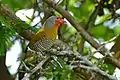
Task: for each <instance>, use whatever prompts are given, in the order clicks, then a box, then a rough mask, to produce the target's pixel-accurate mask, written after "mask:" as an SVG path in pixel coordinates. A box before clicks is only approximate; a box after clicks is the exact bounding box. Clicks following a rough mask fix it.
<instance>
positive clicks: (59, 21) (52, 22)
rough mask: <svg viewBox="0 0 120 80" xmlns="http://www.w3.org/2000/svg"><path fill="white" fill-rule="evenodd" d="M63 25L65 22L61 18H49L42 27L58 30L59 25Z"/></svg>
mask: <svg viewBox="0 0 120 80" xmlns="http://www.w3.org/2000/svg"><path fill="white" fill-rule="evenodd" d="M63 23H65V20H63V19H62V17H61V16H51V17H49V18H48V19H47V20H46V22H45V23H44V27H46V28H50V27H53V26H55V27H57V28H58V27H59V26H60V24H63Z"/></svg>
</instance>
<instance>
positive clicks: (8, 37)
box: [0, 16, 15, 56]
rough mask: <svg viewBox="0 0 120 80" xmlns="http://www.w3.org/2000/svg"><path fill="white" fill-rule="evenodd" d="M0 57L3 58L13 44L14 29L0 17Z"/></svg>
mask: <svg viewBox="0 0 120 80" xmlns="http://www.w3.org/2000/svg"><path fill="white" fill-rule="evenodd" d="M0 21H1V22H0V42H1V43H0V55H1V56H3V55H4V52H5V50H6V49H7V48H10V47H11V46H12V44H13V42H12V40H14V37H13V36H15V29H14V28H13V27H11V26H10V25H9V23H8V22H6V20H5V17H3V16H1V17H0Z"/></svg>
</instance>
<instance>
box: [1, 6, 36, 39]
mask: <svg viewBox="0 0 120 80" xmlns="http://www.w3.org/2000/svg"><path fill="white" fill-rule="evenodd" d="M0 16H5V17H7V18H6V19H7V20H8V21H9V23H10V25H11V26H13V27H14V28H15V29H16V32H18V33H19V35H20V36H22V37H24V38H25V39H27V40H31V37H32V35H33V34H34V32H33V31H32V30H30V29H29V30H26V29H25V27H24V25H22V24H20V23H24V22H20V20H19V18H18V17H17V16H16V15H15V13H14V12H13V11H12V10H11V9H9V8H8V7H7V6H5V5H3V4H0ZM17 21H18V22H17ZM19 22H20V23H19ZM24 24H26V23H24ZM20 28H22V30H20V32H19V29H20Z"/></svg>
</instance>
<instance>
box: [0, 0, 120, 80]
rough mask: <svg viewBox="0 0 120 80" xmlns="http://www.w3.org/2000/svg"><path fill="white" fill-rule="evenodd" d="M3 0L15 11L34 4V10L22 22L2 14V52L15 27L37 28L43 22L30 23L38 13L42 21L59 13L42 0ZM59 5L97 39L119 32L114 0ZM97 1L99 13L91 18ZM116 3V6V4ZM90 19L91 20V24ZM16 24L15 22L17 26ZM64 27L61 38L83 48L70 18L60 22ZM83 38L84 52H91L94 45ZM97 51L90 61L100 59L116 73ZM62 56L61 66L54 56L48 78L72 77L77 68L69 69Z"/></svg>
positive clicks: (70, 1)
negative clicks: (64, 22)
mask: <svg viewBox="0 0 120 80" xmlns="http://www.w3.org/2000/svg"><path fill="white" fill-rule="evenodd" d="M54 1H55V0H54ZM55 2H56V1H55ZM1 3H2V4H7V5H8V7H10V8H11V9H12V10H13V11H19V10H20V9H26V8H27V9H31V8H32V9H34V11H33V15H32V16H31V18H29V17H27V15H26V14H24V15H25V17H26V18H28V20H29V22H27V21H26V22H23V21H21V20H20V19H17V20H16V25H11V24H10V20H8V19H6V17H5V16H0V42H3V43H0V55H4V52H5V50H7V49H8V48H10V47H11V46H12V45H13V44H14V42H13V39H14V38H16V36H15V35H16V31H15V28H16V29H17V30H18V31H17V32H18V33H20V32H21V31H22V30H23V29H31V30H32V31H34V32H36V31H37V30H38V27H39V28H40V27H41V24H35V25H34V26H31V23H33V22H34V20H35V18H36V17H38V18H39V19H40V22H41V23H42V20H43V21H44V19H45V20H46V18H44V17H42V16H46V15H47V17H48V16H50V15H53V14H55V13H57V12H56V11H55V10H53V9H52V8H50V7H49V6H48V5H47V4H46V3H44V2H43V1H42V0H12V1H11V0H2V1H1ZM56 5H60V6H62V7H63V8H65V10H66V11H68V12H70V13H71V15H72V16H73V17H74V18H75V19H76V20H77V21H78V22H79V24H80V25H82V27H83V28H84V29H85V30H86V31H88V33H89V34H90V35H91V36H92V37H93V38H94V39H96V41H97V42H105V41H109V40H110V39H111V38H113V37H115V36H117V35H119V34H120V26H119V25H120V21H119V14H117V13H116V10H117V9H118V7H120V6H119V5H118V4H117V3H116V1H114V0H101V1H100V2H99V1H98V0H61V1H60V3H58V4H56ZM96 5H97V6H98V7H99V8H98V11H96V12H95V13H97V16H96V17H95V18H94V20H93V18H92V19H91V17H92V16H91V15H92V14H93V15H94V14H95V13H94V10H95V9H97V7H96ZM114 5H116V6H115V7H114ZM48 10H51V11H48ZM31 14H32V13H31ZM89 22H92V25H91V24H90V23H89ZM26 23H27V24H26ZM13 26H15V28H14V27H13ZM16 26H17V27H16ZM18 26H21V27H18ZM61 27H62V28H61V34H62V39H61V40H63V41H64V42H65V43H66V44H68V45H69V46H71V48H72V49H73V50H76V51H80V48H81V47H80V45H81V42H82V41H83V40H84V39H83V38H82V37H81V36H80V34H79V32H77V30H76V29H75V28H74V27H73V26H72V25H71V24H69V22H68V23H67V24H64V25H61ZM86 27H87V28H86ZM89 27H91V28H90V30H88V28H89ZM20 39H21V38H20ZM22 39H23V38H22ZM101 39H102V41H101ZM83 42H85V44H84V43H83V46H82V49H83V51H82V53H81V54H82V55H85V56H86V55H89V53H92V52H91V51H92V50H93V48H92V47H91V46H89V45H90V44H86V41H83ZM24 43H25V42H24ZM94 54H97V53H93V54H92V57H91V56H90V58H89V59H90V61H91V62H93V63H95V62H98V63H99V64H98V66H99V68H100V69H102V70H104V71H105V72H107V73H109V74H113V73H114V70H115V67H114V66H113V65H111V64H109V63H105V62H104V61H103V62H99V60H100V59H99V58H96V57H95V56H94ZM62 59H63V58H59V59H57V61H58V62H59V63H60V64H61V65H62V68H61V67H60V65H59V64H58V63H57V61H55V60H54V61H53V62H52V63H51V64H50V65H49V67H48V74H50V75H48V76H46V75H45V77H46V78H47V79H49V78H51V76H52V79H53V80H70V79H72V76H71V74H73V73H74V71H72V70H69V69H68V65H67V63H65V62H64V60H62ZM26 64H28V63H26ZM64 76H66V77H64ZM38 77H39V76H38Z"/></svg>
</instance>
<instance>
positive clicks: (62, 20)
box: [56, 16, 66, 24]
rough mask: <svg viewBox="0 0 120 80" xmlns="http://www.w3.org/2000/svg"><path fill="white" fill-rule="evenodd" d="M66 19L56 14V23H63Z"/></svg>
mask: <svg viewBox="0 0 120 80" xmlns="http://www.w3.org/2000/svg"><path fill="white" fill-rule="evenodd" d="M65 22H66V21H65V20H64V19H62V17H61V16H58V17H57V19H56V24H63V23H65Z"/></svg>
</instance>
